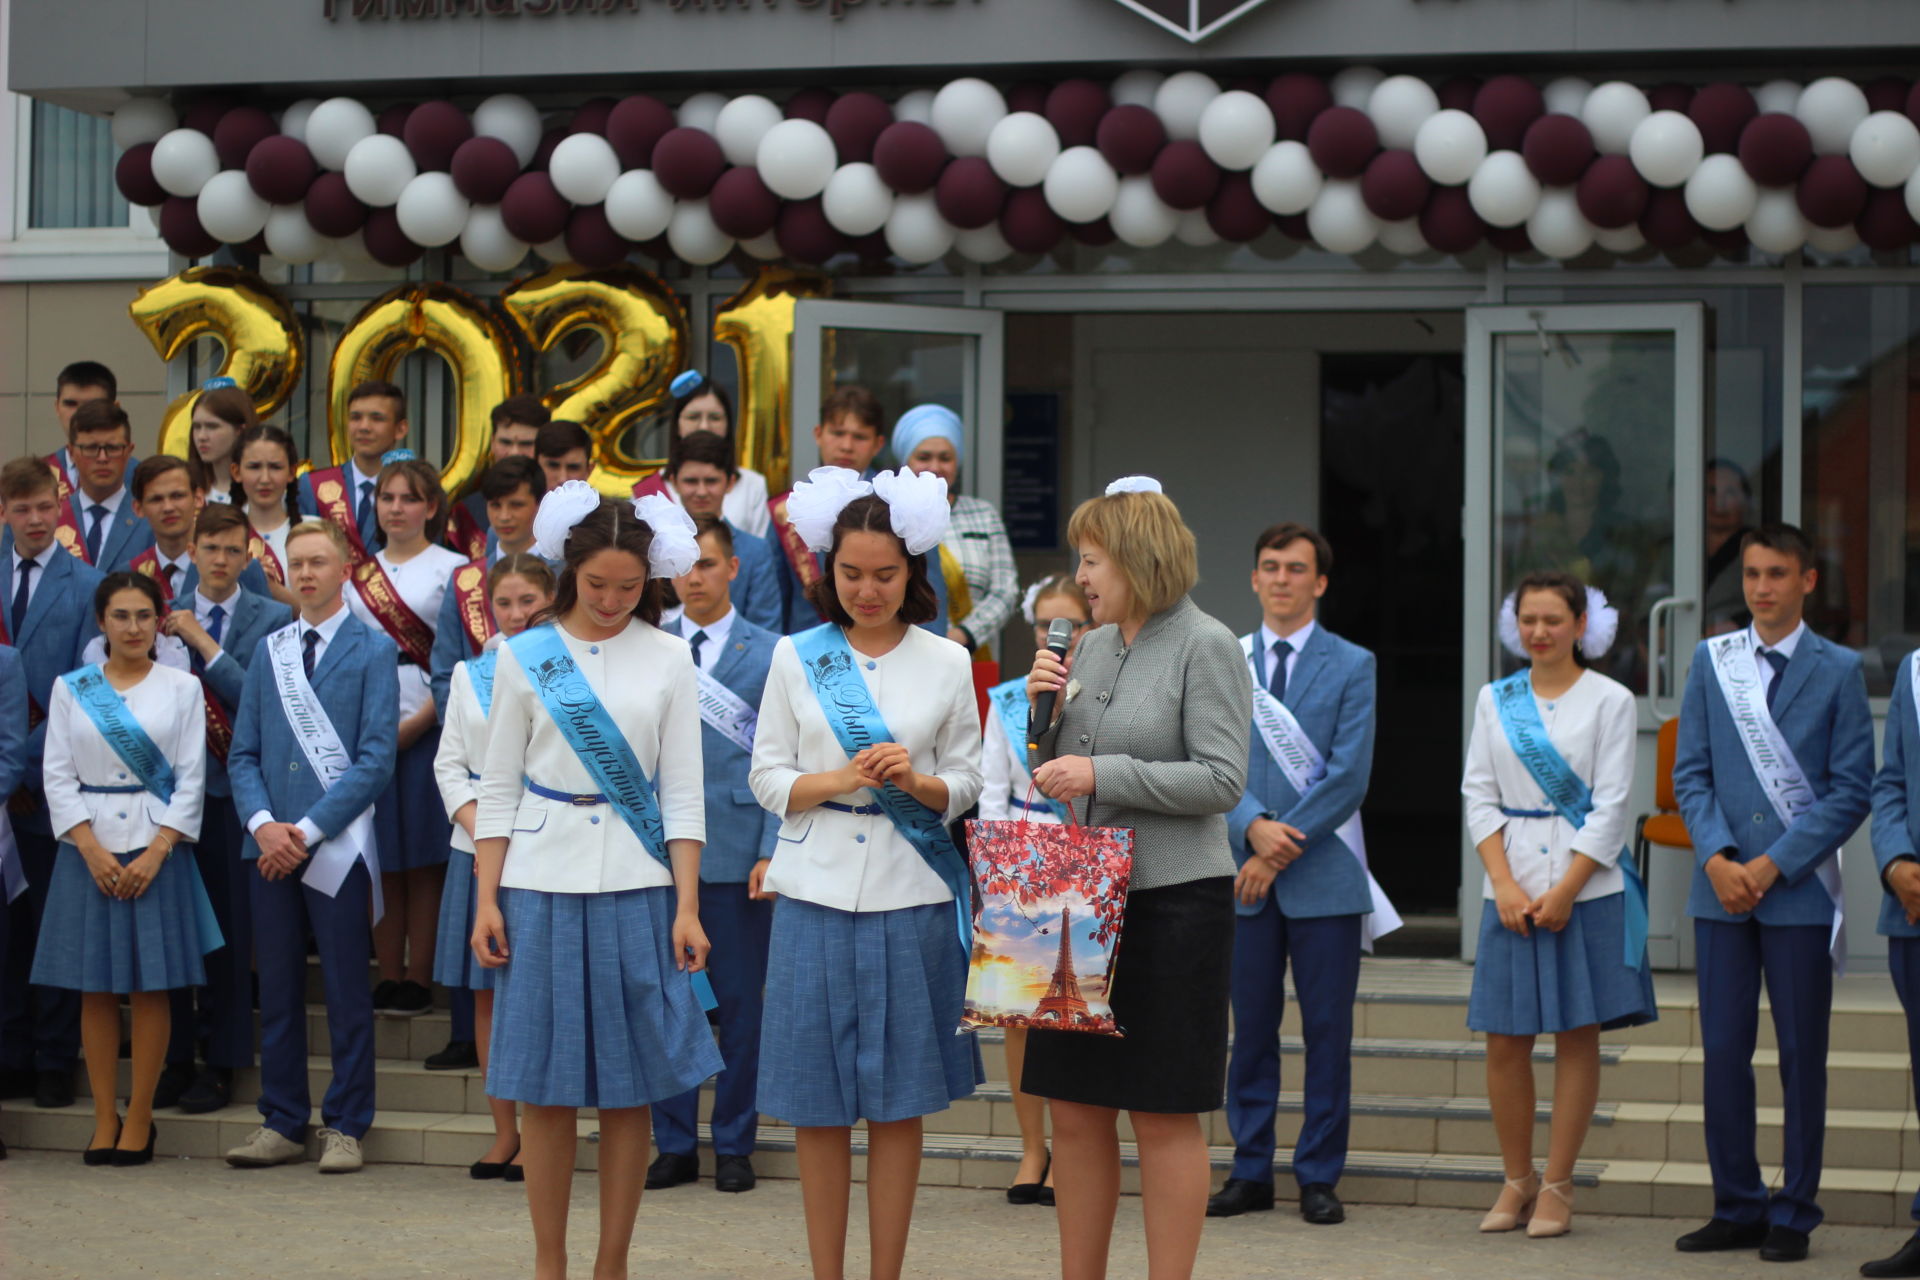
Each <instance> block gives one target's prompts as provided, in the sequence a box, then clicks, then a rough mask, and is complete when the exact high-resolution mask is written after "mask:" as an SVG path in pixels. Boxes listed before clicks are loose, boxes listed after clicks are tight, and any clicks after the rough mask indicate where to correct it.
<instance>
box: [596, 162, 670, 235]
mask: <svg viewBox="0 0 1920 1280" xmlns="http://www.w3.org/2000/svg"><path fill="white" fill-rule="evenodd" d="M602 208H603V209H604V211H605V213H606V215H607V224H608V225H609V226H611V227H612V228H613V229H614V230H615V231H618V232H619V233H620V234H621V235H623V236H625V237H626V238H627V239H629V240H632V241H634V242H635V243H644V242H646V241H648V240H651V239H653V238H654V237H655V236H657V235H659V234H661V233H662V232H664V231H665V230H666V229H667V224H668V223H669V222H672V221H673V196H672V195H670V194H669V193H668V191H667V189H666V188H665V187H663V186H661V185H660V179H658V178H656V177H654V176H653V170H651V169H629V170H627V171H626V172H625V173H623V174H621V175H620V176H619V177H617V178H615V179H614V180H613V185H612V186H610V187H608V188H607V198H606V201H605V203H604V205H603V206H602Z"/></svg>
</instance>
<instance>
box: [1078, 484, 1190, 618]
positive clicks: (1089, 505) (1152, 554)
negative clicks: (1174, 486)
mask: <svg viewBox="0 0 1920 1280" xmlns="http://www.w3.org/2000/svg"><path fill="white" fill-rule="evenodd" d="M1067 541H1068V542H1070V543H1072V544H1073V545H1074V546H1075V547H1084V546H1086V545H1088V544H1089V543H1091V544H1092V545H1094V546H1097V547H1099V548H1101V549H1102V550H1103V551H1105V552H1106V553H1107V554H1108V555H1109V556H1111V557H1112V558H1113V564H1114V567H1115V568H1116V569H1118V570H1119V571H1120V576H1121V577H1123V578H1125V579H1126V580H1127V590H1128V591H1130V592H1132V594H1133V601H1134V607H1135V608H1136V609H1138V610H1140V611H1141V612H1142V613H1144V614H1145V615H1147V616H1148V617H1151V616H1152V615H1154V614H1156V613H1159V612H1160V611H1162V610H1163V609H1169V608H1171V607H1173V606H1174V605H1176V604H1178V603H1179V602H1180V600H1181V598H1182V597H1184V596H1185V595H1186V594H1187V592H1189V591H1191V590H1193V584H1194V583H1196V582H1198V581H1199V580H1200V552H1199V548H1198V546H1197V544H1196V543H1195V542H1194V537H1193V530H1191V529H1189V528H1187V522H1186V521H1184V520H1182V519H1181V518H1180V508H1178V507H1176V506H1174V505H1173V500H1172V499H1170V498H1168V497H1167V496H1166V495H1165V494H1163V493H1111V494H1107V495H1105V496H1103V497H1098V498H1089V499H1087V500H1086V501H1085V502H1083V503H1081V504H1080V505H1079V507H1077V508H1076V509H1075V510H1074V513H1073V518H1072V519H1071V520H1069V521H1068V522H1067Z"/></svg>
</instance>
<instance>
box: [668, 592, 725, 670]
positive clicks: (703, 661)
mask: <svg viewBox="0 0 1920 1280" xmlns="http://www.w3.org/2000/svg"><path fill="white" fill-rule="evenodd" d="M735 616H736V614H735V613H734V609H733V606H732V605H728V606H727V611H726V612H725V613H723V614H721V615H720V619H719V621H717V622H710V623H708V624H707V625H706V626H704V627H703V626H700V625H698V624H697V623H695V622H694V620H693V619H692V618H689V617H687V616H686V611H685V610H682V611H681V614H680V633H681V636H682V638H684V639H685V640H686V641H687V647H688V648H692V647H693V634H694V632H696V631H704V632H706V633H707V638H706V639H705V640H702V641H701V642H700V656H699V657H697V658H695V659H694V661H693V665H694V666H696V667H698V668H700V669H701V670H702V671H708V670H711V669H712V667H713V664H714V663H715V662H716V661H718V659H719V657H720V655H721V654H722V653H725V652H726V650H727V637H728V636H730V635H732V634H733V620H734V618H735Z"/></svg>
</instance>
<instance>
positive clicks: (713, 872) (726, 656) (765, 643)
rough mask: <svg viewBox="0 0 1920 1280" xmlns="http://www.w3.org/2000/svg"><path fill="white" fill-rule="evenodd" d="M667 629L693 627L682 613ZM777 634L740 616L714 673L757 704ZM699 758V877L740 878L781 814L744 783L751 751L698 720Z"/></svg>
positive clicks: (685, 631)
mask: <svg viewBox="0 0 1920 1280" xmlns="http://www.w3.org/2000/svg"><path fill="white" fill-rule="evenodd" d="M668 630H670V631H672V632H673V634H674V635H677V636H680V637H682V638H684V637H686V636H690V635H692V634H693V633H694V632H695V631H696V630H698V628H697V627H692V626H689V625H688V624H687V621H686V619H684V618H682V619H681V620H680V621H678V622H676V623H674V624H673V625H672V626H671V627H669V628H668ZM779 640H780V637H779V636H777V635H775V634H774V633H773V632H771V631H768V630H767V629H765V628H764V627H758V626H755V625H754V624H753V623H752V622H751V621H749V620H748V619H746V618H744V617H741V616H739V612H738V610H737V609H736V610H735V615H734V619H733V628H732V630H730V631H729V632H728V633H727V647H726V650H725V652H723V653H722V654H721V655H720V657H719V660H718V661H716V662H715V663H714V664H713V667H712V674H713V678H714V679H716V680H718V681H719V682H720V683H721V684H723V685H725V686H727V688H729V689H731V690H733V692H734V694H735V695H737V696H738V697H739V699H740V700H741V701H742V702H744V703H746V704H747V705H748V706H750V707H755V708H758V707H759V705H760V699H761V698H762V697H764V696H765V695H766V691H767V669H768V668H769V667H770V666H771V665H772V664H773V646H774V645H775V644H777V643H779ZM700 758H701V762H702V764H703V765H704V766H705V769H706V801H707V845H706V848H705V849H703V850H702V851H701V853H700V878H701V879H702V880H703V881H705V882H706V883H708V884H744V883H746V880H747V877H748V876H749V875H750V874H752V872H753V864H754V863H755V862H758V861H759V860H760V859H761V858H770V857H772V856H773V844H774V836H775V834H776V833H777V832H778V831H779V830H780V819H779V817H777V816H776V815H774V814H771V813H768V812H767V811H766V810H765V809H762V808H761V807H760V802H759V801H758V800H755V799H754V798H753V791H752V789H751V788H749V787H748V786H747V773H748V771H749V769H750V767H751V766H752V764H753V753H752V752H749V751H742V750H741V749H740V748H739V746H737V745H736V744H735V743H734V742H733V741H732V740H731V739H730V738H728V737H727V736H726V735H725V734H723V733H721V732H720V731H719V730H717V729H715V728H713V727H712V726H711V725H709V724H706V723H705V722H702V723H701V725H700Z"/></svg>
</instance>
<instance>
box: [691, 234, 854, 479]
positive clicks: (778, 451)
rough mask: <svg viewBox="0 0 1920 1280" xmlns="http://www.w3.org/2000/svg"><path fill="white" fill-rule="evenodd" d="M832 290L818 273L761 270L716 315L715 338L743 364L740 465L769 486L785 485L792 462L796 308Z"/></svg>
mask: <svg viewBox="0 0 1920 1280" xmlns="http://www.w3.org/2000/svg"><path fill="white" fill-rule="evenodd" d="M830 290H831V286H830V284H829V282H828V280H827V278H826V277H825V276H823V275H819V274H816V273H814V272H806V271H792V270H789V269H788V268H786V267H762V268H760V274H759V275H757V276H755V277H754V279H753V283H751V284H749V285H748V286H747V287H746V288H744V289H742V290H741V291H740V292H739V293H736V294H734V295H733V297H731V298H729V299H727V301H726V304H725V305H724V306H722V307H721V308H720V310H719V311H718V312H716V313H715V315H714V318H713V336H714V337H715V338H718V339H719V340H720V341H721V342H724V343H726V344H727V345H728V346H730V347H732V348H733V353H734V356H735V358H736V359H737V360H738V361H739V364H740V404H739V407H738V408H737V409H736V410H735V413H736V414H737V415H738V421H736V422H735V423H734V424H733V437H734V447H735V449H736V450H737V451H738V452H739V456H740V464H741V465H742V466H746V467H752V468H753V469H754V470H756V471H759V472H761V473H762V474H764V475H765V476H766V477H767V488H768V489H769V490H770V491H772V492H774V493H780V492H782V491H783V490H785V489H786V487H787V471H788V469H789V468H790V466H791V465H792V461H793V441H792V439H791V437H790V434H789V428H788V423H789V418H790V413H789V401H790V400H791V399H792V396H793V304H794V303H796V302H798V301H799V300H800V299H802V298H824V297H826V296H827V294H828V293H829V292H830Z"/></svg>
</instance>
